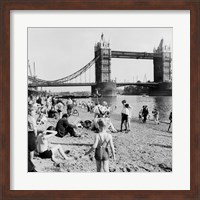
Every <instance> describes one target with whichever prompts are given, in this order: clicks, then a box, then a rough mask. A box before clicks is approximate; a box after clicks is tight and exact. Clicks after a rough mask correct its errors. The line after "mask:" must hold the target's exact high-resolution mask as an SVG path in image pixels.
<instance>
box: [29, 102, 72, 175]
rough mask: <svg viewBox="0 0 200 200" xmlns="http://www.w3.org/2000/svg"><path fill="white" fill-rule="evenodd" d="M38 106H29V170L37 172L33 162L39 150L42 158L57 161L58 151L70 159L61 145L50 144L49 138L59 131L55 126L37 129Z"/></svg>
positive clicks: (64, 157)
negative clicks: (36, 115) (56, 154)
mask: <svg viewBox="0 0 200 200" xmlns="http://www.w3.org/2000/svg"><path fill="white" fill-rule="evenodd" d="M36 110H37V108H36V107H35V106H34V105H29V107H28V172H36V169H35V166H34V164H33V158H34V153H35V152H37V153H38V155H39V156H40V157H41V158H51V159H52V161H53V162H55V163H56V162H57V160H56V158H55V153H56V152H58V153H59V154H60V155H61V156H62V157H63V159H65V160H68V159H69V158H67V156H66V154H65V152H64V151H63V149H62V147H61V145H55V146H50V145H49V143H48V138H50V137H52V136H55V135H56V134H57V131H55V130H54V127H49V128H48V129H47V130H45V131H42V130H38V129H37V124H36V119H35V114H36Z"/></svg>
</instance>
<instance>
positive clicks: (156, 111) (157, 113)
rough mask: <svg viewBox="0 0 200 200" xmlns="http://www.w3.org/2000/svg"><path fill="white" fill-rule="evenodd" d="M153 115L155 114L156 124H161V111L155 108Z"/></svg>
mask: <svg viewBox="0 0 200 200" xmlns="http://www.w3.org/2000/svg"><path fill="white" fill-rule="evenodd" d="M152 113H153V116H154V121H155V124H159V123H160V122H159V111H158V110H157V109H156V108H155V109H154V110H153V111H152Z"/></svg>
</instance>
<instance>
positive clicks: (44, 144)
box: [37, 130, 71, 163]
mask: <svg viewBox="0 0 200 200" xmlns="http://www.w3.org/2000/svg"><path fill="white" fill-rule="evenodd" d="M56 134H57V131H53V130H46V131H43V132H42V133H40V134H39V135H38V136H37V150H38V153H39V157H41V158H51V160H52V161H53V162H55V163H58V160H57V159H56V158H55V154H56V152H57V151H58V152H59V153H60V155H61V156H62V157H63V158H64V159H65V160H71V158H68V157H67V156H66V154H65V152H64V151H63V149H62V147H61V145H60V144H59V145H55V146H53V147H50V146H49V142H48V139H49V138H50V137H53V136H55V135H56Z"/></svg>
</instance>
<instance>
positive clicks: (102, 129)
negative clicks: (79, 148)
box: [85, 118, 115, 172]
mask: <svg viewBox="0 0 200 200" xmlns="http://www.w3.org/2000/svg"><path fill="white" fill-rule="evenodd" d="M97 123H98V126H99V133H98V134H96V137H95V141H94V144H93V145H92V147H91V148H90V150H89V151H88V152H86V153H85V155H88V154H89V153H91V152H92V151H93V150H94V149H95V159H96V165H97V172H102V171H103V172H109V152H108V145H110V147H111V152H112V157H113V159H114V160H115V150H114V145H113V140H112V135H111V134H109V133H107V132H106V129H107V122H106V120H105V119H104V118H99V120H98V122H97Z"/></svg>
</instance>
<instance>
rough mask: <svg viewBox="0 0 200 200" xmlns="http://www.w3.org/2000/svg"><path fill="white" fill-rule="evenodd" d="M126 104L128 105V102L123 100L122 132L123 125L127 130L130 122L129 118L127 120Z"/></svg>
mask: <svg viewBox="0 0 200 200" xmlns="http://www.w3.org/2000/svg"><path fill="white" fill-rule="evenodd" d="M125 104H126V100H123V101H122V105H123V108H122V111H121V127H120V132H122V128H123V124H124V126H125V130H127V121H128V118H127V115H126V113H125V112H126V107H125Z"/></svg>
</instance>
